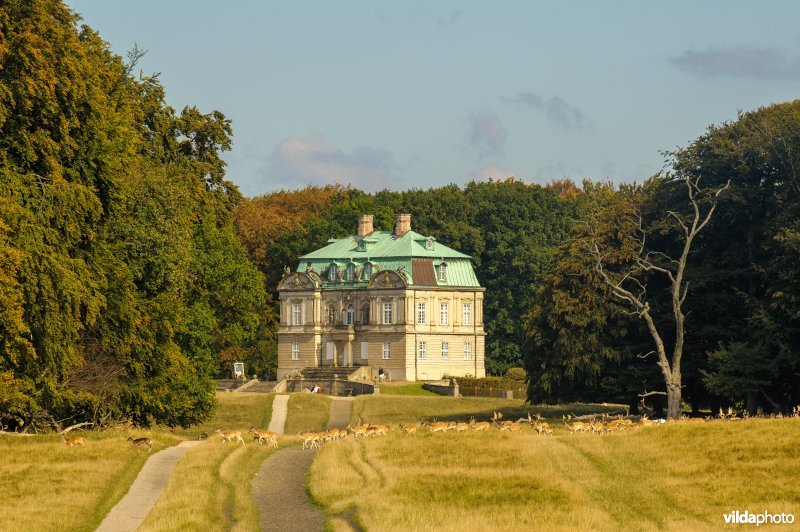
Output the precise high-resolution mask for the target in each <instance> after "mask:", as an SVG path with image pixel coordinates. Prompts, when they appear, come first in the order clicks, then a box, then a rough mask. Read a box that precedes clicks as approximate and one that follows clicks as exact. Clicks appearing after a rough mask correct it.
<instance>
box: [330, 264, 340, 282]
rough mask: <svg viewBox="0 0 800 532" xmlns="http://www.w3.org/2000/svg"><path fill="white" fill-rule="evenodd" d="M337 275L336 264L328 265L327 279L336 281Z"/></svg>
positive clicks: (337, 268) (337, 267)
mask: <svg viewBox="0 0 800 532" xmlns="http://www.w3.org/2000/svg"><path fill="white" fill-rule="evenodd" d="M338 275H339V266H337V265H336V264H331V265H330V266H329V267H328V281H331V282H336V281H337V280H338V279H339V277H338Z"/></svg>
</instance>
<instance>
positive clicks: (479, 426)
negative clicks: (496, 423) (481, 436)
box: [469, 416, 491, 431]
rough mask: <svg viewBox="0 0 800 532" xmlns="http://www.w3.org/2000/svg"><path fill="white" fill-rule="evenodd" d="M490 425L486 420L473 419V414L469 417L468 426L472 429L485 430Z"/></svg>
mask: <svg viewBox="0 0 800 532" xmlns="http://www.w3.org/2000/svg"><path fill="white" fill-rule="evenodd" d="M490 426H491V424H490V423H489V422H488V421H480V422H478V421H475V416H472V417H471V418H469V428H471V429H472V430H477V431H481V430H486V429H488V428H489V427H490Z"/></svg>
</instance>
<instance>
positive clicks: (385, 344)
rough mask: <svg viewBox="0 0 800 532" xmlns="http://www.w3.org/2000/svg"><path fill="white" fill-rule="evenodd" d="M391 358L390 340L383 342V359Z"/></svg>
mask: <svg viewBox="0 0 800 532" xmlns="http://www.w3.org/2000/svg"><path fill="white" fill-rule="evenodd" d="M391 358H392V342H383V359H384V360H391Z"/></svg>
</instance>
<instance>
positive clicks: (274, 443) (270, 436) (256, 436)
mask: <svg viewBox="0 0 800 532" xmlns="http://www.w3.org/2000/svg"><path fill="white" fill-rule="evenodd" d="M248 432H249V433H250V435H251V436H252V437H253V441H255V440H258V443H269V445H270V447H275V448H276V449H277V448H278V435H277V434H275V433H274V432H270V431H268V430H259V429H256V428H255V427H250V430H249V431H248Z"/></svg>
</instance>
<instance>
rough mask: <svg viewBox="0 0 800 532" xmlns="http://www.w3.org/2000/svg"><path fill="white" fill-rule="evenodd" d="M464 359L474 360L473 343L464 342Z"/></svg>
mask: <svg viewBox="0 0 800 532" xmlns="http://www.w3.org/2000/svg"><path fill="white" fill-rule="evenodd" d="M464 360H472V344H471V343H469V342H464Z"/></svg>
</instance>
